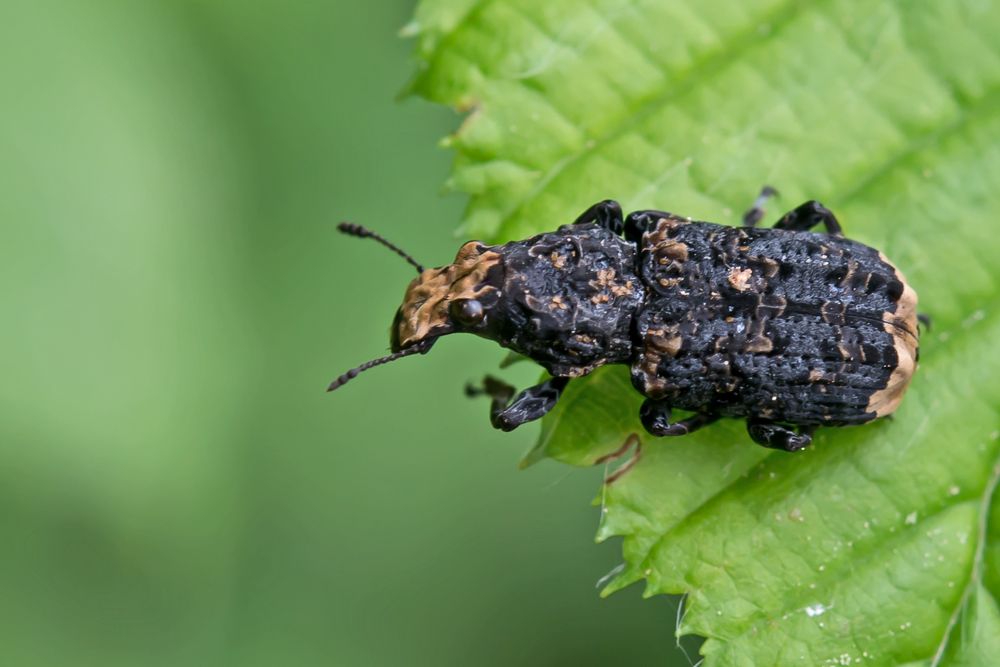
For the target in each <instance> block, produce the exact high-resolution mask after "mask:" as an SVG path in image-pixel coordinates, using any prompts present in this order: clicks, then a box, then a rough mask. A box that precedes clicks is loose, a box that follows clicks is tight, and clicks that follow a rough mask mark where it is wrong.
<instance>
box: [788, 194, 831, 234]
mask: <svg viewBox="0 0 1000 667" xmlns="http://www.w3.org/2000/svg"><path fill="white" fill-rule="evenodd" d="M820 223H823V226H824V227H826V233H827V234H830V235H831V236H843V235H844V232H843V230H842V229H841V228H840V223H839V222H838V221H837V216H835V215H834V214H833V213H832V212H831V211H830V209H828V208H827V207H825V206H823V205H822V204H820V203H819V202H818V201H816V200H815V199H810V200H809V201H807V202H806V203H805V204H801V205H800V206H799V207H798V208H795V209H792V210H791V211H789V212H788V213H786V214H785V215H783V216H781V220H778V222H776V223H774V228H775V229H787V230H789V231H793V232H807V231H809V230H810V229H812V228H813V227H815V226H816V225H818V224H820Z"/></svg>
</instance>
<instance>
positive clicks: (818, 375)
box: [809, 368, 826, 382]
mask: <svg viewBox="0 0 1000 667" xmlns="http://www.w3.org/2000/svg"><path fill="white" fill-rule="evenodd" d="M824 377H826V375H825V374H824V373H823V371H821V370H820V369H818V368H814V369H812V370H811V371H809V381H810V382H819V381H820V380H822V379H823V378H824Z"/></svg>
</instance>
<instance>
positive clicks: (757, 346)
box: [744, 336, 774, 354]
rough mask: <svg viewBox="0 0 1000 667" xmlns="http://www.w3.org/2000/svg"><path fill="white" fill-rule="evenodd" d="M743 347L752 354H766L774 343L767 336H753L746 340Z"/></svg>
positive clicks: (772, 347)
mask: <svg viewBox="0 0 1000 667" xmlns="http://www.w3.org/2000/svg"><path fill="white" fill-rule="evenodd" d="M744 349H745V350H746V351H747V352H752V353H754V354H766V353H768V352H770V351H771V350H773V349H774V343H773V342H772V341H771V339H770V338H768V337H767V336H754V337H753V338H751V339H749V340H748V341H747V344H746V346H745V347H744Z"/></svg>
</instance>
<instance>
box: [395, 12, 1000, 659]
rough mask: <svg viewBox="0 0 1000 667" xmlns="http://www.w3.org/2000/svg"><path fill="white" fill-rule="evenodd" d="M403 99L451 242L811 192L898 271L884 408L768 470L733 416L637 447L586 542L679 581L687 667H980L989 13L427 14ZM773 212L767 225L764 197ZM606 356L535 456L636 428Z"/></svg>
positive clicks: (998, 365) (559, 413)
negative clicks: (691, 638)
mask: <svg viewBox="0 0 1000 667" xmlns="http://www.w3.org/2000/svg"><path fill="white" fill-rule="evenodd" d="M412 31H413V32H415V33H417V34H418V35H419V36H420V37H419V40H420V41H419V44H420V46H419V49H418V52H419V55H420V60H421V69H420V71H419V73H418V75H417V76H416V77H415V79H414V81H413V85H412V89H413V90H414V91H415V92H416V93H418V94H421V95H423V96H425V97H428V98H430V99H432V100H435V101H438V102H441V103H444V104H448V105H451V106H454V107H457V108H460V109H463V110H467V111H469V115H468V116H467V118H466V120H465V122H464V123H463V125H462V126H461V128H460V129H459V130H458V131H457V132H456V134H455V135H454V136H453V137H451V138H450V139H449V140H448V143H449V144H450V145H451V146H452V147H453V148H454V149H455V151H456V159H455V170H454V174H453V177H452V179H451V185H452V187H454V188H456V189H458V190H461V191H463V192H466V193H468V194H470V195H471V200H470V204H469V207H468V210H467V214H466V217H465V220H464V222H463V229H462V234H463V235H465V236H476V237H480V238H486V239H488V240H492V241H501V240H506V239H511V238H521V237H525V236H528V235H530V234H534V233H538V232H541V231H544V230H549V229H553V228H555V227H556V226H558V225H560V224H565V223H567V222H570V221H572V219H573V218H574V217H575V216H576V214H577V213H579V212H580V211H582V210H583V209H584V208H586V206H588V205H589V204H591V203H593V202H594V201H597V200H600V199H603V198H609V197H610V198H614V199H618V200H619V201H620V202H621V203H622V205H623V208H625V209H626V210H635V209H641V208H659V209H666V210H670V211H674V212H677V213H681V214H683V215H690V216H692V217H694V218H697V219H703V220H713V221H717V222H728V223H733V224H735V223H736V222H737V220H738V217H739V214H740V212H741V211H742V210H744V209H745V208H746V207H747V206H748V205H749V203H750V202H751V201H752V199H753V196H754V195H755V193H756V192H757V191H758V190H759V188H760V187H761V186H762V185H763V184H765V183H767V184H771V185H774V186H776V187H777V188H778V189H779V190H780V191H781V192H782V199H781V200H780V202H779V203H778V204H777V205H775V204H772V205H771V211H769V218H772V219H773V218H777V216H778V215H779V214H780V213H782V212H783V211H784V210H786V209H789V208H792V207H793V206H795V205H797V204H799V203H801V202H802V201H804V200H806V199H812V198H815V199H819V200H820V201H822V202H824V203H825V204H826V205H827V206H828V207H830V208H831V209H833V210H834V211H835V213H836V214H837V215H838V217H839V218H840V220H841V223H842V224H843V225H844V228H845V231H846V233H847V235H848V236H850V237H852V238H856V239H858V240H860V241H862V242H865V243H868V244H869V245H873V246H875V247H878V248H880V249H882V250H883V251H884V252H885V253H886V254H887V255H888V256H889V257H891V258H892V259H893V261H894V263H896V264H897V265H898V266H899V267H900V268H901V269H902V270H903V271H904V273H906V275H907V276H908V278H909V280H910V282H911V284H912V285H913V286H914V287H915V288H916V290H917V292H918V293H919V295H920V303H921V310H923V311H924V312H927V313H929V314H930V315H932V316H933V318H934V329H933V332H932V333H930V334H925V335H924V337H923V339H922V341H921V365H920V368H919V371H918V373H917V376H916V378H915V380H914V383H913V386H912V387H911V389H910V392H909V394H908V395H907V398H906V400H905V401H904V402H903V404H902V407H901V408H900V410H899V411H898V412H897V413H896V415H895V417H894V418H893V419H891V420H882V421H880V422H878V423H875V424H871V425H867V426H863V427H857V428H848V429H826V430H821V431H820V432H819V433H818V434H817V437H816V440H815V446H814V447H813V448H811V449H809V450H806V451H804V452H802V453H799V454H795V455H789V454H785V453H779V452H771V451H768V450H765V449H762V448H759V447H756V446H755V445H753V444H752V443H751V442H750V440H749V438H748V437H747V435H746V433H745V430H744V428H743V426H742V424H740V423H738V422H736V421H729V422H723V423H719V424H716V425H713V426H712V427H710V428H707V429H705V430H703V431H701V432H699V433H697V434H694V435H691V436H687V437H684V438H679V439H662V440H656V439H653V438H650V437H647V436H645V435H643V437H642V448H641V456H640V459H639V460H638V463H637V464H636V465H635V467H634V468H633V469H631V470H630V471H629V472H628V473H627V474H625V475H624V476H623V477H622V478H621V479H620V480H618V481H617V482H615V483H614V484H611V485H608V486H606V487H605V488H604V489H603V490H602V492H601V501H602V503H603V512H604V515H603V521H602V525H601V528H600V531H599V535H598V538H599V539H605V538H608V537H611V536H623V537H624V554H625V563H626V566H625V569H624V570H623V571H622V573H621V574H620V575H619V576H618V577H617V578H616V579H615V580H613V581H612V582H611V583H610V584H609V586H608V589H607V590H608V592H610V591H613V590H617V589H619V588H621V587H622V586H625V585H628V584H630V583H633V582H635V581H638V580H640V579H645V580H646V586H647V592H648V593H649V594H651V595H652V594H657V593H685V594H686V596H687V597H686V604H685V613H684V615H683V618H682V621H681V623H680V625H679V627H678V631H679V632H680V633H696V634H699V635H702V636H705V637H707V638H708V641H706V643H705V644H704V645H703V648H702V652H703V653H704V655H705V656H706V662H705V664H706V665H708V666H714V665H755V664H757V665H763V664H782V665H786V664H788V665H794V664H816V665H824V664H827V665H838V664H840V665H846V664H863V663H868V664H878V665H885V664H911V663H912V664H921V665H987V664H992V663H991V662H990V660H991V656H996V655H997V650H998V649H1000V647H998V646H997V643H998V641H1000V640H998V639H997V638H998V637H1000V611H998V602H997V600H998V599H1000V514H998V512H1000V501H998V500H997V499H996V494H995V489H996V486H997V479H998V476H1000V437H998V434H1000V417H998V408H1000V354H998V353H997V351H996V341H997V340H1000V235H998V234H997V231H998V229H1000V222H998V221H1000V142H998V138H1000V41H998V40H997V39H996V35H998V34H1000V6H998V5H996V3H989V2H980V1H975V0H966V1H960V2H949V3H912V2H904V1H902V0H897V1H894V2H885V3H879V4H878V5H868V4H865V5H860V4H858V3H852V2H806V3H794V2H777V1H759V0H750V1H726V0H710V1H708V2H703V3H697V4H695V3H681V2H662V1H652V0H650V1H633V2H627V1H625V0H591V1H590V2H587V3H579V2H569V1H568V0H553V1H548V2H545V3H536V2H528V1H526V0H492V1H490V0H480V1H478V2H475V1H472V0H462V1H458V0H434V1H429V0H425V2H424V3H423V4H422V5H421V8H420V9H419V10H418V17H417V21H416V23H415V24H414V26H413V30H412ZM778 209H781V210H778ZM639 402H640V397H639V396H638V394H636V393H635V392H634V391H633V390H632V389H631V387H630V385H629V381H628V375H627V372H626V370H625V369H623V368H621V367H619V368H608V369H602V370H600V371H599V372H596V373H594V374H593V375H592V376H590V377H589V378H587V379H586V380H585V381H577V382H574V383H571V385H570V388H569V389H568V390H567V393H566V395H565V396H564V398H563V399H562V401H561V402H560V404H559V406H558V407H557V409H556V410H555V411H553V413H551V414H550V415H549V416H548V417H547V418H546V419H545V421H544V423H543V426H542V433H541V437H540V440H539V443H538V446H537V447H536V449H535V450H533V451H532V452H531V453H530V454H529V455H528V457H527V459H526V461H528V462H531V461H534V460H538V459H539V458H543V457H546V456H547V457H552V458H556V459H558V460H561V461H564V462H567V463H571V464H574V465H590V464H593V463H595V462H596V461H597V460H598V459H599V458H601V457H602V456H605V455H607V454H609V453H611V452H613V451H615V450H616V449H618V447H619V446H620V445H621V444H622V442H623V441H624V440H625V439H626V437H627V436H628V435H629V434H630V433H634V432H641V430H642V429H641V426H640V425H639V422H638V419H637V418H636V411H637V409H638V405H639Z"/></svg>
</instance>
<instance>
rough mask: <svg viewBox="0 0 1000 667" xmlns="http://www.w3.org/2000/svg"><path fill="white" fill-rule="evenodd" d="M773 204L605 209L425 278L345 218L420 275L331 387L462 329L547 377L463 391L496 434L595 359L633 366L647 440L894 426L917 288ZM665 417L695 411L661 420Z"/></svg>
mask: <svg viewBox="0 0 1000 667" xmlns="http://www.w3.org/2000/svg"><path fill="white" fill-rule="evenodd" d="M776 194H777V193H776V191H775V190H774V189H773V188H771V187H765V188H764V189H763V190H762V191H761V193H760V195H759V196H758V198H757V200H756V201H755V202H754V205H753V206H752V207H751V208H750V209H749V210H748V211H747V212H746V213H745V214H744V216H743V225H742V226H740V227H731V226H724V225H719V224H715V223H711V222H702V221H697V220H692V219H691V218H686V217H681V216H678V215H675V214H673V213H669V212H666V211H656V210H641V211H635V212H632V213H630V214H628V215H627V216H623V214H622V209H621V206H620V205H619V204H618V203H617V202H615V201H613V200H610V199H609V200H604V201H600V202H598V203H596V204H594V205H593V206H591V207H590V208H588V209H587V210H586V211H584V212H583V213H582V214H581V215H580V216H579V217H578V218H577V219H576V220H575V221H574V222H573V223H572V224H568V225H563V226H561V227H559V228H558V229H557V230H556V231H553V232H547V233H544V234H539V235H537V236H533V237H531V238H529V239H526V240H523V241H513V242H510V243H505V244H503V245H486V244H483V243H479V242H477V241H470V242H468V243H466V244H465V245H463V246H462V247H461V249H460V250H459V251H458V254H457V256H456V257H455V261H454V262H452V263H451V264H449V265H446V266H442V267H439V268H432V269H424V267H423V266H421V265H420V264H419V263H417V262H416V261H415V260H414V259H413V258H412V257H410V256H409V255H407V254H406V253H405V252H403V251H402V250H400V249H399V248H398V247H396V246H394V245H393V244H391V243H389V242H388V241H387V240H385V239H384V238H383V237H381V236H379V235H378V234H375V233H374V232H371V231H369V230H367V229H365V228H363V227H360V226H358V225H352V224H348V223H342V224H341V225H340V227H339V228H340V230H341V231H343V232H345V233H347V234H351V235H354V236H361V237H370V238H373V239H375V240H377V241H379V242H380V243H382V244H384V245H386V246H387V247H389V248H390V249H392V250H393V251H394V252H396V253H398V254H399V255H400V256H402V257H403V258H404V259H406V260H407V261H409V262H410V263H411V264H412V265H413V266H415V267H416V269H417V271H418V272H419V275H418V277H417V278H416V279H414V280H413V281H412V282H411V283H410V284H409V286H408V287H407V290H406V295H405V297H404V299H403V303H402V305H401V306H400V307H399V309H398V310H397V312H396V316H395V319H394V321H393V324H392V329H391V351H392V353H391V354H390V355H388V356H385V357H381V358H379V359H375V360H373V361H370V362H368V363H366V364H363V365H361V366H359V367H358V368H355V369H352V370H350V371H348V372H347V373H345V374H344V375H342V376H340V377H339V378H337V379H336V380H334V381H333V382H332V383H331V384H330V386H329V387H328V391H332V390H334V389H337V388H338V387H340V386H342V385H343V384H344V383H346V382H347V381H349V380H350V379H352V378H353V377H355V376H356V375H357V374H358V373H360V372H362V371H364V370H367V369H368V368H371V367H373V366H377V365H380V364H383V363H387V362H389V361H394V360H396V359H399V358H402V357H405V356H409V355H412V354H418V353H419V354H423V353H426V352H427V351H428V350H429V349H430V348H431V346H432V345H433V344H434V343H435V342H436V341H437V340H438V339H439V338H440V337H441V336H445V335H448V334H451V333H457V332H463V333H472V334H476V335H478V336H482V337H484V338H488V339H490V340H493V341H495V342H497V343H499V344H500V345H501V346H503V347H505V348H509V349H511V350H513V351H515V352H517V353H519V354H521V355H524V356H526V357H528V358H530V359H532V360H534V361H535V362H537V363H538V364H540V365H541V366H542V367H543V368H544V369H545V370H546V371H548V373H549V374H550V375H551V377H549V378H548V379H546V380H545V381H544V382H542V383H540V384H538V385H536V386H533V387H530V388H528V389H525V390H524V391H522V392H520V393H519V394H517V395H516V396H515V390H514V388H513V387H511V386H509V385H507V384H505V383H503V382H501V381H499V380H497V379H495V378H492V377H489V376H487V377H486V379H485V380H484V381H483V383H482V384H481V385H480V386H475V387H473V386H470V387H468V388H467V393H468V394H469V395H473V396H475V395H486V396H488V397H489V398H490V399H491V406H490V420H491V422H492V424H493V426H494V427H496V428H498V429H502V430H504V431H509V430H512V429H514V428H516V427H518V426H520V425H521V424H524V423H526V422H529V421H532V420H535V419H539V418H541V417H542V416H543V415H545V414H546V413H547V412H548V411H549V410H551V409H552V408H553V406H555V405H556V403H557V401H558V400H559V397H560V395H561V394H562V392H563V390H564V389H565V388H566V386H567V384H568V383H569V382H570V381H571V380H572V379H573V378H578V377H581V376H584V375H587V374H588V373H590V372H591V371H593V370H594V369H596V368H598V367H600V366H603V365H605V364H628V365H629V366H630V368H631V380H632V385H633V386H634V387H635V389H636V390H638V391H639V392H641V393H642V394H643V395H644V396H645V400H644V402H643V403H642V407H641V409H640V413H639V417H640V421H641V422H642V425H643V427H644V428H645V429H646V431H648V432H649V433H651V434H652V435H655V436H679V435H685V434H688V433H692V432H694V431H696V430H698V429H699V428H701V427H703V426H705V425H707V424H710V423H712V422H714V421H716V420H718V419H720V418H722V417H736V418H745V419H746V424H747V431H748V433H749V435H750V438H751V439H753V440H754V441H755V442H757V443H759V444H761V445H764V446H766V447H772V448H776V449H781V450H786V451H796V450H800V449H802V448H803V447H806V446H807V445H808V444H809V443H810V442H811V440H812V433H813V431H814V429H815V428H816V427H818V426H848V425H854V424H862V423H865V422H868V421H871V420H874V419H877V418H880V417H885V416H887V415H889V414H891V413H892V412H893V411H894V410H895V409H896V407H897V406H898V405H899V403H900V401H901V400H902V398H903V394H904V392H905V391H906V388H907V386H908V385H909V383H910V379H911V378H912V376H913V373H914V370H915V368H916V362H917V359H918V344H919V328H918V315H917V310H916V305H917V295H916V292H915V291H914V289H913V288H912V287H911V286H910V285H909V283H907V281H906V279H905V277H904V276H903V274H902V273H901V272H900V271H899V270H898V269H897V268H896V267H895V266H894V265H893V264H892V263H891V262H890V261H889V260H888V258H886V256H885V255H883V254H882V253H881V252H879V251H878V250H876V249H874V248H871V247H869V246H866V245H864V244H862V243H859V242H857V241H852V240H850V239H847V238H845V237H844V235H843V233H842V230H841V227H840V224H839V222H838V221H837V218H836V217H835V216H834V214H833V213H832V212H830V210H829V209H827V208H826V207H824V206H823V205H822V204H820V203H819V202H816V201H807V202H805V203H804V204H802V205H801V206H799V207H797V208H795V209H793V210H792V211H790V212H788V213H786V214H785V215H784V216H782V217H781V218H780V219H779V220H778V221H777V223H776V224H775V225H774V226H773V227H771V228H761V227H758V226H757V224H758V223H759V221H760V220H761V219H762V217H763V212H764V211H763V206H764V204H765V203H766V201H767V199H768V198H769V197H771V196H774V195H776ZM818 226H822V231H819V232H816V231H812V230H813V229H814V228H816V227H818ZM921 317H922V316H921ZM674 408H680V409H683V410H687V411H691V412H693V413H694V414H693V415H692V416H689V417H686V418H683V419H679V420H672V418H671V417H672V414H671V412H672V409H674Z"/></svg>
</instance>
